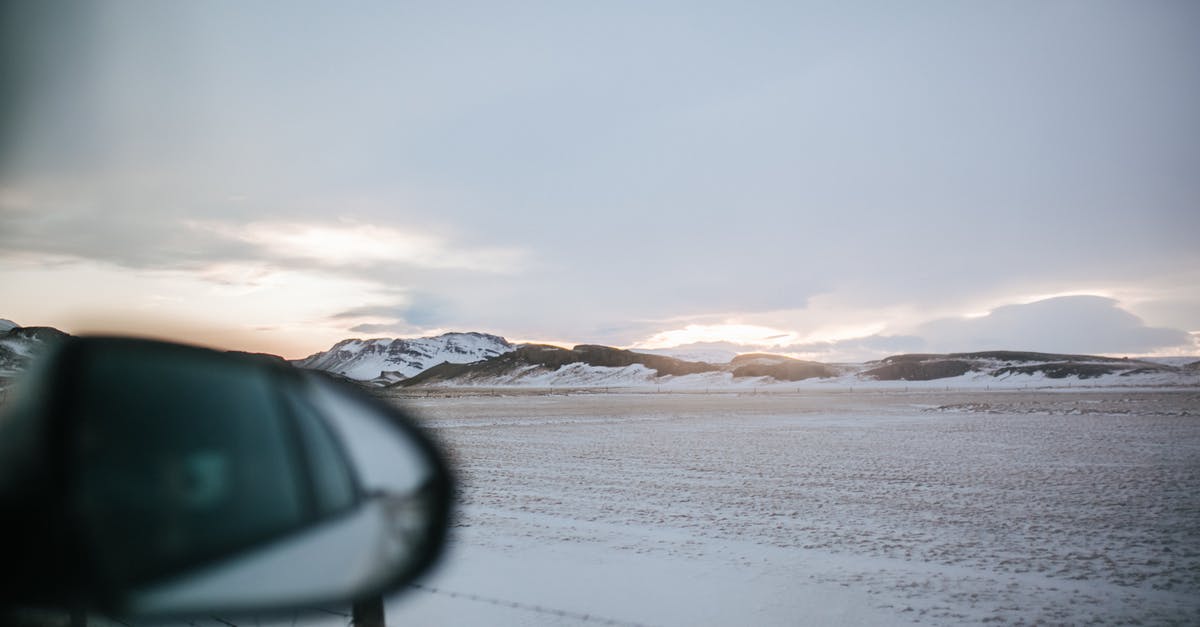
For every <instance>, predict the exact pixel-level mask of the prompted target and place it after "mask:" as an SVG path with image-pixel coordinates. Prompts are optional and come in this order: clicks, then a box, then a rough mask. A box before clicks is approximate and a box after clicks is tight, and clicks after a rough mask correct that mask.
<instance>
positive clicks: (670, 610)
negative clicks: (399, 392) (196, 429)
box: [388, 390, 1200, 626]
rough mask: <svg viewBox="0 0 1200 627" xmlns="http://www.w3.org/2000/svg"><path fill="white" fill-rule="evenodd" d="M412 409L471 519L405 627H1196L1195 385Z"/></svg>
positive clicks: (618, 398)
mask: <svg viewBox="0 0 1200 627" xmlns="http://www.w3.org/2000/svg"><path fill="white" fill-rule="evenodd" d="M409 404H410V405H411V406H413V407H414V408H415V409H416V410H417V411H419V412H420V413H421V414H422V415H424V416H426V417H427V420H428V421H429V424H431V425H433V426H434V428H435V430H436V432H437V434H438V435H439V436H441V438H442V439H443V440H444V441H445V442H446V443H447V444H448V445H449V446H450V448H451V450H452V452H453V455H454V459H455V460H456V462H457V465H458V468H459V476H460V478H461V480H462V489H461V495H462V500H463V508H462V511H461V515H460V521H459V524H458V528H457V529H456V530H455V531H456V537H455V540H454V545H453V548H452V550H451V553H450V557H449V558H448V560H447V562H446V563H445V564H444V566H443V568H442V570H441V571H440V572H438V573H437V574H435V575H434V576H433V577H431V578H430V579H428V580H427V581H425V582H423V586H424V587H423V588H422V589H420V590H416V591H414V592H411V593H409V594H408V595H406V596H404V597H401V598H399V599H397V600H395V601H394V602H392V603H390V604H389V608H388V612H389V620H394V621H396V622H398V623H403V624H470V625H483V624H486V625H588V624H593V623H600V624H603V621H615V622H616V623H619V624H644V625H664V626H665V625H733V624H745V625H807V624H823V625H824V624H843V625H876V624H897V623H900V624H913V623H920V624H940V625H956V624H962V623H975V624H977V623H981V622H993V623H996V624H1022V623H1024V624H1030V623H1035V622H1038V621H1043V622H1048V623H1052V624H1112V625H1116V624H1131V623H1135V622H1140V623H1142V624H1180V625H1182V624H1196V623H1197V622H1200V417H1198V415H1197V414H1200V411H1198V408H1200V393H1197V392H1196V391H1175V392H1120V393H1112V392H1096V391H1091V392H1077V391H1066V390H1059V391H1057V392H1050V393H1031V392H1023V391H1004V392H992V393H984V392H976V393H956V392H950V393H945V392H941V391H914V392H910V393H903V392H902V391H890V392H871V393H866V394H863V393H859V394H849V393H834V392H826V393H819V392H812V393H807V394H803V395H798V394H774V395H772V394H755V395H750V394H742V395H738V394H721V395H716V394H713V395H705V394H627V395H612V394H609V395H604V394H593V395H573V396H563V395H557V396H537V395H516V396H509V397H495V396H482V395H481V396H462V397H449V398H428V399H415V400H409ZM584 616H587V617H589V618H586V619H585V618H583V617H584Z"/></svg>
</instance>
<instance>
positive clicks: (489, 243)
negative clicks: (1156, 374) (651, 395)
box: [0, 0, 1200, 361]
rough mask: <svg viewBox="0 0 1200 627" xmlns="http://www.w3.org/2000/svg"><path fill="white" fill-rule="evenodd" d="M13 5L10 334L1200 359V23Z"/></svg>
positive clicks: (877, 11)
mask: <svg viewBox="0 0 1200 627" xmlns="http://www.w3.org/2000/svg"><path fill="white" fill-rule="evenodd" d="M75 5H82V6H75ZM0 7H2V8H0V10H2V11H4V12H5V14H4V19H3V22H2V23H3V27H2V28H3V29H4V31H3V32H0V36H2V37H0V39H2V40H3V42H4V43H2V44H0V46H3V49H0V53H2V54H0V57H2V58H3V59H4V60H3V61H0V72H2V74H0V78H2V84H3V85H4V93H5V94H6V96H5V99H4V100H5V103H4V105H3V106H2V107H0V318H7V319H11V320H13V321H14V322H16V323H18V324H22V325H29V326H33V325H50V326H56V327H59V328H61V329H64V330H67V331H69V332H74V333H87V332H105V333H127V334H137V335H148V336H153V337H162V338H168V339H174V340H178V341H186V342H192V343H200V344H205V345H211V346H219V347H224V348H236V349H242V350H257V351H264V352H272V353H276V354H281V355H284V356H286V357H293V358H295V357H303V356H305V355H307V354H310V353H313V352H316V351H319V350H324V349H326V348H328V347H329V346H331V345H332V344H333V343H334V342H336V341H338V340H340V339H344V338H348V337H410V336H422V335H430V334H437V333H441V332H446V331H483V332H490V333H496V334H500V335H503V336H505V337H507V338H508V339H510V340H513V341H540V342H553V343H560V344H566V345H572V344H575V343H600V344H608V345H614V346H624V347H632V348H645V349H649V348H668V347H673V346H691V345H696V346H702V347H724V348H729V349H731V350H735V351H751V350H771V351H773V352H782V353H787V354H792V355H796V356H799V357H804V358H809V359H819V360H827V361H854V360H865V359H872V358H878V357H882V356H885V355H888V354H895V353H901V352H915V351H920V352H945V351H967V350H984V349H1014V350H1041V351H1056V352H1077V353H1103V354H1129V355H1135V354H1136V355H1153V354H1158V355H1166V354H1200V235H1198V234H1200V115H1198V114H1197V112H1198V111H1200V67H1198V66H1200V36H1198V35H1200V3H1195V2H1190V1H1186V0H1181V1H1157V0H1149V1H1146V0H1137V1H1128V2H1109V1H1103V0H1083V1H1070V0H1063V1H1037V2H1024V1H1014V2H993V3H975V2H957V1H945V2H936V1H917V2H904V3H898V2H878V3H876V2H799V1H789V2H744V1H742V2H686V3H682V2H663V3H659V2H599V3H597V2H570V1H566V2H564V1H561V0H560V1H554V2H512V3H495V2H471V1H464V2H455V3H444V2H443V3H435V2H361V3H358V2H356V3H350V4H346V3H337V2H326V3H314V2H282V1H281V2H256V3H243V2H232V1H229V2H226V1H222V0H212V1H206V2H197V3H165V2H152V1H149V0H146V1H132V0H129V1H98V2H95V3H66V2H57V1H47V2H33V1H29V2H6V3H4V4H3V5H0Z"/></svg>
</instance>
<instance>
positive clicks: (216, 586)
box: [0, 338, 452, 617]
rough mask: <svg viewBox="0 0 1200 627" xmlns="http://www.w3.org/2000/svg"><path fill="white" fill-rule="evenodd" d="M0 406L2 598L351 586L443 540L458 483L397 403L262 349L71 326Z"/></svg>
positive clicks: (229, 593) (408, 568)
mask: <svg viewBox="0 0 1200 627" xmlns="http://www.w3.org/2000/svg"><path fill="white" fill-rule="evenodd" d="M24 383H25V385H23V386H22V387H21V388H19V389H18V390H16V391H15V393H14V396H16V397H17V398H13V399H11V401H10V402H9V405H10V407H8V408H7V409H8V411H7V412H6V415H5V416H4V418H3V419H0V477H2V478H0V515H3V516H4V518H3V519H2V520H3V522H0V525H4V529H3V531H2V532H0V533H2V535H0V545H12V546H9V547H7V549H10V550H5V551H4V553H5V554H6V555H12V556H15V557H16V559H17V562H16V563H13V562H12V561H11V559H6V561H8V562H9V566H8V567H9V568H10V569H12V568H15V569H17V570H16V571H14V572H21V571H24V572H26V573H30V574H31V575H32V576H31V577H29V578H27V580H26V583H25V584H23V585H20V586H17V587H16V588H15V589H14V590H10V591H9V592H7V593H0V600H3V601H4V602H6V603H10V604H12V603H38V602H41V603H45V602H53V603H64V604H66V603H72V604H79V603H84V604H86V605H89V606H92V607H96V608H99V609H101V610H102V611H105V612H107V613H111V614H114V615H120V616H137V617H166V616H185V615H197V614H201V613H205V614H213V613H248V612H255V613H261V612H270V611H275V610H286V609H290V608H298V607H301V606H307V607H311V606H313V605H319V604H326V603H343V602H351V601H353V600H356V599H362V598H366V597H370V596H375V595H379V594H384V593H387V592H389V591H392V590H395V589H396V588H398V587H399V586H401V585H403V584H405V583H407V582H409V581H411V580H413V579H414V578H415V577H416V576H418V575H420V574H421V573H422V572H424V571H425V570H426V569H427V568H428V567H429V566H430V565H431V564H433V562H434V561H435V560H436V558H437V556H438V555H439V554H440V552H441V550H442V547H443V544H444V540H445V535H446V530H447V527H448V522H449V516H450V506H451V500H452V499H451V493H452V481H451V478H450V474H449V471H448V468H447V466H446V464H445V462H444V460H443V457H442V456H441V454H440V453H439V452H438V450H437V448H436V447H435V445H434V444H433V442H431V440H430V439H429V438H428V437H427V436H426V435H424V433H423V432H422V431H421V430H420V429H419V428H418V427H417V425H416V424H415V423H414V422H413V421H412V420H411V419H410V418H408V417H407V416H406V415H404V414H403V413H402V412H401V411H400V410H398V409H396V408H394V407H392V406H390V405H388V404H386V403H383V402H382V401H379V400H377V399H375V398H373V397H371V396H370V395H368V394H366V393H365V392H363V391H361V390H358V389H355V388H354V387H353V386H351V385H349V384H344V383H341V382H338V381H334V380H332V379H329V378H327V377H326V376H324V375H321V374H318V373H313V372H307V371H302V370H299V369H296V368H293V367H291V366H289V365H288V364H286V362H283V361H282V360H279V359H275V358H270V357H266V356H261V355H248V354H235V353H220V352H216V351H211V350H206V349H200V348H194V347H189V346H181V345H176V344H167V343H162V342H152V341H148V340H134V339H126V338H74V339H72V340H69V341H67V342H66V343H65V344H64V345H63V346H62V347H61V348H60V349H59V350H57V351H56V352H55V353H53V354H52V355H50V356H48V357H47V358H46V359H45V361H44V362H43V363H42V364H40V366H39V367H38V368H37V371H36V372H33V373H31V375H30V377H29V380H27V381H25V382H24Z"/></svg>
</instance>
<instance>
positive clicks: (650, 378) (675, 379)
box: [0, 320, 1200, 388]
mask: <svg viewBox="0 0 1200 627" xmlns="http://www.w3.org/2000/svg"><path fill="white" fill-rule="evenodd" d="M66 337H68V336H67V334H65V333H63V332H62V331H59V330H57V329H54V328H51V327H20V326H17V325H16V324H14V323H12V322H10V321H7V320H0V379H6V378H10V377H12V376H13V375H14V374H16V373H18V372H20V371H22V370H24V369H25V368H26V367H27V366H28V364H29V362H30V360H32V359H33V358H34V357H36V356H37V354H39V353H40V352H43V351H44V350H46V349H47V348H48V347H50V346H52V345H53V344H54V343H55V342H57V341H59V340H62V339H63V338H66ZM714 357H716V358H720V357H721V355H719V354H714ZM292 363H293V364H295V365H296V366H299V367H301V368H309V369H314V370H321V371H325V372H329V373H332V374H335V375H338V376H342V377H346V378H349V379H353V380H356V381H359V382H362V383H364V384H367V385H374V386H394V387H416V386H449V387H454V386H510V385H512V386H531V387H629V386H645V385H657V386H662V385H667V386H670V387H685V388H695V387H704V388H708V387H722V386H739V385H743V386H744V385H754V386H759V385H770V384H794V383H796V382H810V383H822V382H824V383H830V384H834V385H839V386H842V385H845V386H854V385H869V384H871V383H873V382H874V383H878V384H886V383H887V382H905V383H907V382H925V381H938V382H945V383H947V384H950V383H953V384H955V385H969V386H983V385H988V386H989V387H990V386H992V385H999V386H1001V387H1003V386H1004V385H1027V384H1029V383H1030V382H1035V383H1036V382H1046V383H1052V382H1054V381H1056V380H1057V381H1064V382H1066V383H1067V384H1069V383H1070V382H1071V381H1091V382H1092V383H1095V384H1107V383H1113V384H1128V385H1200V361H1197V360H1194V359H1174V360H1151V359H1128V358H1114V357H1102V356H1095V355H1064V354H1056V353H1037V352H1023V351H983V352H970V353H949V354H905V355H894V356H891V357H887V358H884V359H881V360H876V361H869V362H865V363H861V364H826V363H821V362H815V361H804V360H800V359H794V358H791V357H788V356H784V355H773V354H766V353H748V354H742V355H736V356H733V357H732V358H731V359H728V360H727V361H721V362H717V360H716V359H714V360H713V361H711V362H710V361H693V360H689V359H682V358H679V357H672V356H668V355H665V354H654V353H650V352H639V351H634V350H626V349H621V348H614V347H611V346H600V345H594V344H581V345H578V346H575V347H573V348H569V349H568V348H562V347H559V346H551V345H544V344H513V343H510V342H509V341H508V340H506V339H504V338H502V337H499V336H496V335H490V334H486V333H445V334H443V335H438V336H435V337H424V338H409V339H394V338H377V339H366V340H364V339H348V340H343V341H341V342H338V343H337V344H335V345H334V346H333V347H331V348H330V349H329V350H326V351H321V352H318V353H314V354H312V355H309V356H308V357H306V358H304V359H298V360H294V361H292ZM806 384H807V383H806Z"/></svg>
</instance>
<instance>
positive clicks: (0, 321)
mask: <svg viewBox="0 0 1200 627" xmlns="http://www.w3.org/2000/svg"><path fill="white" fill-rule="evenodd" d="M20 326H21V325H19V324H17V323H15V322H13V321H12V320H9V319H7V318H0V333H7V332H8V331H10V330H12V329H16V328H18V327H20Z"/></svg>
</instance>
